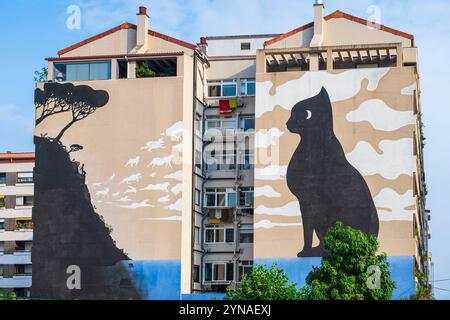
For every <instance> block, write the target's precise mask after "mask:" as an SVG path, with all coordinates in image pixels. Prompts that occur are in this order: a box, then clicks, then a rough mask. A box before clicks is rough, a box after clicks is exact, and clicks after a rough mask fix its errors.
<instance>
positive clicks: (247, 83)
mask: <svg viewBox="0 0 450 320" xmlns="http://www.w3.org/2000/svg"><path fill="white" fill-rule="evenodd" d="M255 94H256V81H255V79H241V95H242V96H254V95H255Z"/></svg>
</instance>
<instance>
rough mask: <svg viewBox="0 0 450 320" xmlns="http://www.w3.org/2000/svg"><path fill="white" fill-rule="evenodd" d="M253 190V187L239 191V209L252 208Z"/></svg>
mask: <svg viewBox="0 0 450 320" xmlns="http://www.w3.org/2000/svg"><path fill="white" fill-rule="evenodd" d="M253 203H254V189H253V187H246V188H241V189H240V190H239V206H240V207H241V208H253Z"/></svg>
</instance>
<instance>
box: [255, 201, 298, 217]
mask: <svg viewBox="0 0 450 320" xmlns="http://www.w3.org/2000/svg"><path fill="white" fill-rule="evenodd" d="M255 214H257V215H268V216H284V217H300V216H301V211H300V204H299V203H298V201H293V202H289V203H287V204H286V205H284V206H282V207H278V208H268V207H266V206H259V207H257V208H256V209H255Z"/></svg>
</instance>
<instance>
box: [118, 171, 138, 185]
mask: <svg viewBox="0 0 450 320" xmlns="http://www.w3.org/2000/svg"><path fill="white" fill-rule="evenodd" d="M141 178H142V174H140V173H136V174H133V175H131V176H129V177H127V178H125V179H123V180H122V182H121V184H123V183H127V184H130V183H132V182H139V181H140V180H141Z"/></svg>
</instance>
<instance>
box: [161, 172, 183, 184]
mask: <svg viewBox="0 0 450 320" xmlns="http://www.w3.org/2000/svg"><path fill="white" fill-rule="evenodd" d="M164 179H172V180H176V181H183V171H181V170H180V171H177V172H174V173H171V174H168V175H167V176H164Z"/></svg>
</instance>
